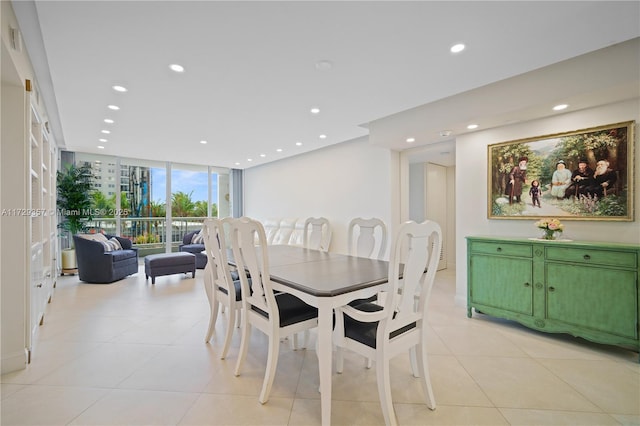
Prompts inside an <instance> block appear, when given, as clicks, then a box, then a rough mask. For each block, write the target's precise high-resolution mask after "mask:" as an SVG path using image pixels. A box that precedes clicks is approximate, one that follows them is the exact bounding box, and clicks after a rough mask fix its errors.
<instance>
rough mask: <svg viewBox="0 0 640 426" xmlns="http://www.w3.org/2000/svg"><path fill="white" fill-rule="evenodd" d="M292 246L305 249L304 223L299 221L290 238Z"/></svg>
mask: <svg viewBox="0 0 640 426" xmlns="http://www.w3.org/2000/svg"><path fill="white" fill-rule="evenodd" d="M289 245H290V246H297V247H303V245H304V222H303V221H301V220H298V221H297V222H296V224H295V226H294V227H293V232H292V233H291V237H290V238H289Z"/></svg>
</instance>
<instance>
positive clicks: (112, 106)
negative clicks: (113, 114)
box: [107, 105, 120, 111]
mask: <svg viewBox="0 0 640 426" xmlns="http://www.w3.org/2000/svg"><path fill="white" fill-rule="evenodd" d="M107 108H109V109H112V110H114V111H117V110H119V109H120V107H119V106H117V105H108V106H107Z"/></svg>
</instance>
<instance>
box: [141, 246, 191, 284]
mask: <svg viewBox="0 0 640 426" xmlns="http://www.w3.org/2000/svg"><path fill="white" fill-rule="evenodd" d="M187 272H191V277H192V278H195V276H196V255H195V254H192V253H186V252H178V253H159V254H150V255H149V256H146V257H145V258H144V273H145V275H146V277H147V279H149V277H151V284H155V283H156V277H159V276H161V275H171V274H181V273H185V274H186V273H187Z"/></svg>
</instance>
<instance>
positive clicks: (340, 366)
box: [336, 346, 344, 374]
mask: <svg viewBox="0 0 640 426" xmlns="http://www.w3.org/2000/svg"><path fill="white" fill-rule="evenodd" d="M342 351H343V349H342V346H337V347H336V373H338V374H342V372H343V371H344V354H343V353H342Z"/></svg>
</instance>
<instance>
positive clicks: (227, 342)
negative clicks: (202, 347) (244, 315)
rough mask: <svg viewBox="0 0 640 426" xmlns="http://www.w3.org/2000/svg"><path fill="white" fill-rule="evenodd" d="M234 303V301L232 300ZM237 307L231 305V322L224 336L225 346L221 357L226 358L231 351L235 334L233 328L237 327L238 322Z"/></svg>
mask: <svg viewBox="0 0 640 426" xmlns="http://www.w3.org/2000/svg"><path fill="white" fill-rule="evenodd" d="M232 303H233V302H232ZM232 306H233V305H232ZM233 311H236V312H237V310H236V309H233V308H232V307H231V306H230V307H229V313H230V315H229V324H228V325H227V334H226V335H225V337H224V346H223V347H222V354H221V355H220V359H225V358H226V357H227V352H229V346H231V336H233V329H234V328H235V325H236V324H235V322H236V315H235V313H236V312H233Z"/></svg>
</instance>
